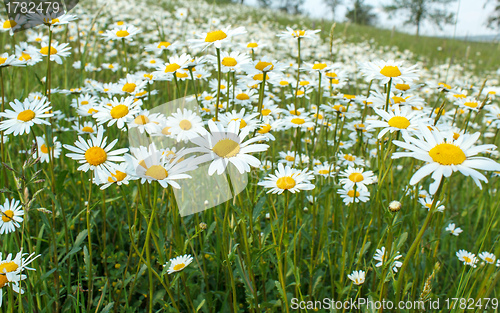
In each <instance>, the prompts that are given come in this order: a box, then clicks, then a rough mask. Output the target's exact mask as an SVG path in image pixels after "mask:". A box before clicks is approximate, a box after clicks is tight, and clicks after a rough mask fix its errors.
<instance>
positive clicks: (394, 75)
mask: <svg viewBox="0 0 500 313" xmlns="http://www.w3.org/2000/svg"><path fill="white" fill-rule="evenodd" d="M360 67H361V72H362V73H363V74H364V75H365V76H366V79H367V80H368V81H370V80H372V79H376V80H379V81H380V83H381V84H387V83H388V82H389V81H390V80H391V79H392V82H393V83H408V82H410V83H411V82H413V81H414V80H417V79H418V74H417V72H418V70H417V65H412V66H410V67H406V66H403V61H394V60H389V61H382V60H379V61H374V62H367V63H361V64H360Z"/></svg>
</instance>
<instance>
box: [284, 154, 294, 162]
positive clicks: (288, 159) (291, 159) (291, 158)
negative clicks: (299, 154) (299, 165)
mask: <svg viewBox="0 0 500 313" xmlns="http://www.w3.org/2000/svg"><path fill="white" fill-rule="evenodd" d="M285 160H287V161H288V162H293V161H294V160H295V157H293V156H291V155H287V156H286V157H285Z"/></svg>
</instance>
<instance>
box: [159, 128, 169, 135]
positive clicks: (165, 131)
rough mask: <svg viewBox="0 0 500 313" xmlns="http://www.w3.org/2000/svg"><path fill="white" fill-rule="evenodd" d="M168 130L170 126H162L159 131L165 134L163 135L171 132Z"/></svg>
mask: <svg viewBox="0 0 500 313" xmlns="http://www.w3.org/2000/svg"><path fill="white" fill-rule="evenodd" d="M169 130H170V127H165V128H163V129H162V130H161V133H162V134H163V135H165V136H167V135H170V134H171V133H170V131H169Z"/></svg>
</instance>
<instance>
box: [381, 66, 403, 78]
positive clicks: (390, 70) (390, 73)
mask: <svg viewBox="0 0 500 313" xmlns="http://www.w3.org/2000/svg"><path fill="white" fill-rule="evenodd" d="M380 74H382V75H384V76H386V77H398V76H401V71H400V70H399V68H398V67H397V66H392V65H386V66H384V68H382V69H381V70H380Z"/></svg>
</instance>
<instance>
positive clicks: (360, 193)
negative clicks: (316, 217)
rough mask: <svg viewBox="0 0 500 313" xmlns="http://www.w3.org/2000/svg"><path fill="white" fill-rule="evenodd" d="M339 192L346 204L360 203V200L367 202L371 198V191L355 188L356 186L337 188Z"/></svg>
mask: <svg viewBox="0 0 500 313" xmlns="http://www.w3.org/2000/svg"><path fill="white" fill-rule="evenodd" d="M337 193H338V194H339V195H340V197H341V198H342V201H344V203H345V204H350V203H353V202H356V203H358V202H360V201H361V202H367V201H368V200H370V192H369V191H367V190H363V189H361V188H360V189H359V190H354V188H346V187H345V186H344V187H343V188H341V189H339V190H337Z"/></svg>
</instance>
